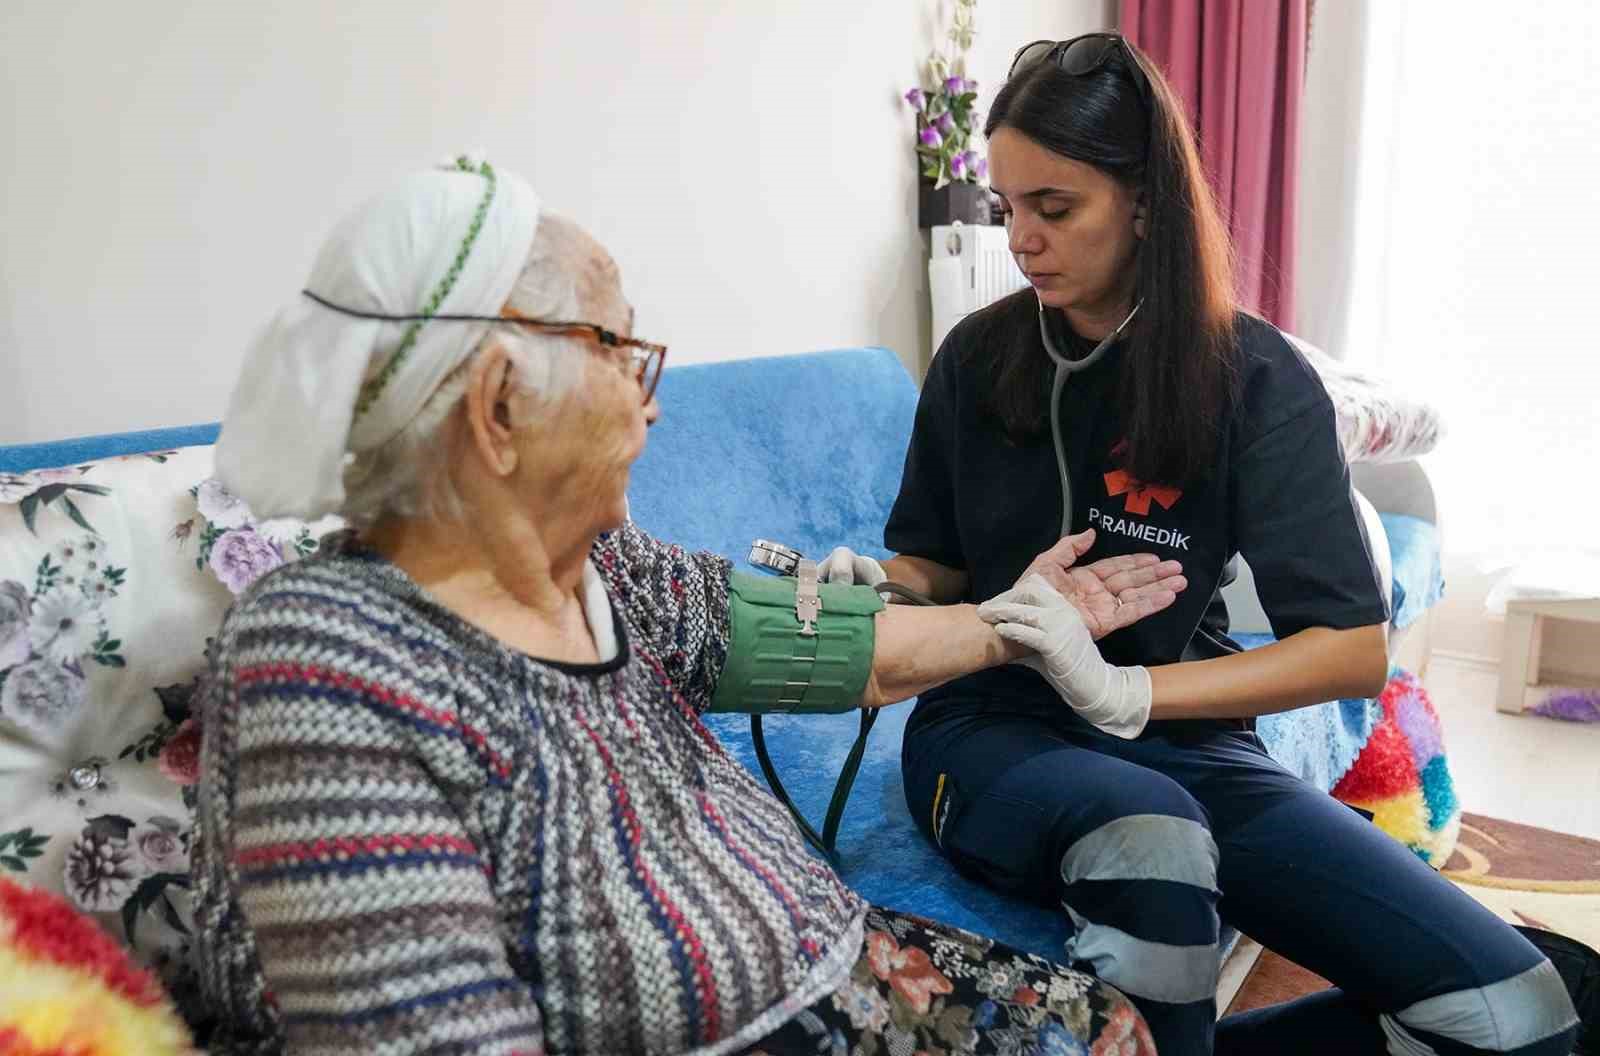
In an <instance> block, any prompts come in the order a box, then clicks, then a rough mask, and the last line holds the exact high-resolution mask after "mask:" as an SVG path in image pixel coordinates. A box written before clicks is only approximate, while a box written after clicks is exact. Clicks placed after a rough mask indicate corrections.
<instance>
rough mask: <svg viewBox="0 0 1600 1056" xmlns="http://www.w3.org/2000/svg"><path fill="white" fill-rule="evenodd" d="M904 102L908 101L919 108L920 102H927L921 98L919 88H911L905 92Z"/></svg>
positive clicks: (920, 106)
mask: <svg viewBox="0 0 1600 1056" xmlns="http://www.w3.org/2000/svg"><path fill="white" fill-rule="evenodd" d="M906 102H908V103H910V104H911V105H912V106H913V107H915V108H916V109H918V110H921V109H922V104H923V103H925V102H927V100H926V99H924V98H923V95H922V89H921V88H913V89H911V90H910V91H909V92H907V93H906Z"/></svg>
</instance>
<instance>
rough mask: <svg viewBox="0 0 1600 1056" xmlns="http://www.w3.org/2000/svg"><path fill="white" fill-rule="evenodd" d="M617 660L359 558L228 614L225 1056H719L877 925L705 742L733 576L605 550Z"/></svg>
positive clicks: (695, 557) (599, 553)
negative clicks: (535, 646)
mask: <svg viewBox="0 0 1600 1056" xmlns="http://www.w3.org/2000/svg"><path fill="white" fill-rule="evenodd" d="M592 561H593V563H594V565H595V566H596V568H597V569H598V570H599V571H600V574H601V577H602V579H603V581H604V582H605V585H606V590H607V594H608V595H609V598H610V600H611V605H612V610H613V614H614V619H615V623H616V632H617V639H618V644H619V647H620V648H619V652H618V655H617V656H616V657H615V658H614V659H612V660H611V661H608V662H606V663H602V664H593V665H579V664H565V663H557V662H554V661H541V660H535V659H532V658H530V657H528V656H526V655H524V654H521V653H518V652H515V651H513V650H510V649H508V648H506V647H504V646H503V645H501V644H500V643H499V642H497V641H496V640H494V639H493V638H491V637H490V636H488V635H487V634H485V633H484V632H482V631H480V630H478V629H477V628H475V627H473V626H471V625H470V624H468V623H466V622H464V621H462V620H460V619H458V618H457V617H456V616H454V615H453V614H452V613H450V612H449V611H447V610H446V609H444V608H443V607H442V606H440V605H438V604H437V603H435V602H433V601H432V600H430V599H429V597H428V596H427V595H426V594H425V592H424V591H422V590H421V588H419V587H418V586H417V585H416V584H415V583H414V582H413V581H411V580H410V579H409V578H408V577H407V576H406V575H405V574H404V573H403V572H402V571H400V570H399V569H398V568H397V567H395V566H394V565H392V564H390V563H388V562H387V561H385V560H383V559H382V558H381V557H379V556H378V555H377V554H375V553H373V552H371V551H369V550H364V549H363V548H362V547H360V545H359V544H357V543H356V542H355V541H354V540H353V539H352V538H351V537H349V536H336V537H332V538H330V540H328V541H327V542H325V543H324V546H323V549H322V552H321V553H319V554H318V555H317V556H315V557H313V558H311V559H309V560H306V561H303V562H300V563H297V564H294V565H290V566H287V567H285V568H282V569H280V570H278V571H276V572H274V573H273V574H271V575H269V576H267V577H265V578H264V579H263V580H262V581H261V582H260V583H259V584H257V585H256V586H255V587H254V588H252V590H251V591H250V592H249V593H248V594H246V595H245V596H244V597H243V598H241V599H240V601H239V603H238V604H236V605H235V606H234V608H233V609H232V610H231V611H230V613H229V615H228V617H227V618H226V620H225V621H224V623H223V626H222V629H221V631H220V632H219V637H218V639H217V641H216V643H215V647H214V649H213V650H212V664H211V673H210V676H209V678H208V680H207V682H208V684H207V687H206V690H205V692H204V705H203V707H204V711H203V723H204V730H205V741H204V750H203V753H202V760H201V764H202V777H201V783H200V790H199V815H200V816H199V822H198V831H199V841H198V846H197V848H196V850H195V855H194V879H195V885H196V894H197V898H198V902H199V912H200V921H199V923H200V928H201V935H200V939H199V943H198V945H199V954H200V959H201V974H202V978H203V981H204V986H205V988H206V992H207V996H208V998H209V999H210V1000H211V1002H212V1003H213V1004H214V1005H215V1007H216V1010H217V1012H218V1014H219V1015H220V1016H221V1018H222V1021H223V1022H222V1026H221V1027H220V1034H219V1036H218V1037H217V1038H215V1039H214V1040H213V1047H212V1051H213V1052H278V1051H283V1050H284V1048H285V1046H286V1045H287V1047H288V1048H289V1050H290V1051H293V1052H296V1053H301V1052H304V1053H332V1052H363V1053H395V1054H400V1053H423V1052H430V1053H431V1052H452V1053H542V1052H550V1053H556V1052H561V1053H606V1054H617V1053H635V1052H638V1053H676V1052H688V1051H703V1052H707V1053H717V1052H725V1051H731V1050H732V1049H734V1048H736V1047H742V1046H743V1045H745V1044H748V1043H749V1042H750V1041H753V1040H755V1039H756V1038H758V1037H760V1036H761V1035H763V1034H765V1033H767V1032H769V1031H771V1030H773V1029H775V1028H776V1027H777V1026H779V1025H780V1024H781V1023H782V1022H784V1021H786V1020H787V1019H789V1018H791V1017H792V1016H793V1015H794V1014H795V1012H797V1011H798V1010H799V1009H800V1008H803V1007H804V1006H805V1005H808V1004H810V1003H812V1002H813V1001H816V1000H818V999H819V998H821V997H822V996H824V995H825V994H826V993H828V992H829V991H831V990H833V989H834V987H835V986H837V985H838V984H839V983H841V982H842V981H843V979H844V978H845V976H846V975H847V974H848V972H849V969H850V967H851V965H852V964H853V963H854V961H855V959H856V957H857V955H858V954H859V951H860V946H859V942H860V928H861V917H862V915H863V913H864V910H865V906H864V904H863V903H862V902H861V901H860V899H859V898H858V896H856V895H855V894H853V893H852V892H850V891H849V890H848V889H847V888H846V887H845V886H844V885H843V883H842V882H841V881H840V880H839V878H838V877H837V876H836V875H835V874H834V873H833V871H832V870H831V869H829V868H828V867H827V866H826V865H825V864H824V863H822V862H820V861H818V860H817V859H816V858H814V857H812V856H811V855H810V854H809V853H807V851H806V848H805V845H804V844H803V843H802V842H801V840H800V839H799V837H798V835H797V834H796V831H795V829H794V827H793V826H792V824H791V823H790V821H789V819H788V817H787V816H786V814H785V813H784V811H783V809H782V807H780V806H779V805H778V804H777V802H776V801H775V800H774V799H773V798H772V797H771V796H770V795H769V794H768V793H767V792H766V791H765V790H764V789H763V788H761V787H760V786H759V785H758V784H756V782H755V781H754V780H753V778H752V777H751V776H750V774H749V773H748V772H747V771H746V770H745V769H744V768H743V767H741V766H740V765H739V764H738V763H737V762H736V761H734V760H733V759H731V758H730V757H729V756H728V755H727V754H726V753H725V752H724V751H723V749H722V747H721V746H720V745H719V744H718V743H717V741H716V739H715V738H714V737H713V736H712V735H711V734H710V733H709V732H708V731H707V729H706V728H705V727H704V726H703V725H702V724H701V722H700V721H699V717H698V716H699V712H700V711H701V710H703V709H704V708H705V707H706V705H707V703H708V701H709V700H710V697H711V693H712V691H713V689H714V688H715V685H716V681H717V677H718V674H719V673H720V671H721V669H722V666H723V662H724V660H725V659H726V655H727V648H728V605H727V582H728V573H729V570H730V566H729V563H728V562H727V561H726V560H725V559H723V558H720V557H717V556H715V555H712V554H704V553H698V554H690V553H687V552H685V551H684V550H683V549H681V548H679V547H675V546H669V545H666V544H663V543H661V542H658V541H657V540H655V539H652V538H650V537H649V536H648V535H646V534H645V533H643V532H642V531H640V530H639V529H638V528H636V527H634V526H633V525H632V524H631V523H630V524H627V525H625V526H624V527H623V528H622V529H620V530H619V531H617V532H615V533H611V534H609V535H608V536H605V537H602V538H601V539H600V541H599V542H598V543H597V544H596V546H595V548H594V551H593V554H592Z"/></svg>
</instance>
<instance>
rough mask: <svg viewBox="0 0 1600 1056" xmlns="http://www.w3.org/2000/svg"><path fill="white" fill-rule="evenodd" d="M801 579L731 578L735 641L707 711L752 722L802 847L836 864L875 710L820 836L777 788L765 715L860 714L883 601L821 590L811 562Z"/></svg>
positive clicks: (855, 591)
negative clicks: (736, 715)
mask: <svg viewBox="0 0 1600 1056" xmlns="http://www.w3.org/2000/svg"><path fill="white" fill-rule="evenodd" d="M800 575H801V579H798V580H797V579H796V578H794V577H792V576H781V577H780V576H757V575H751V574H750V573H747V572H734V573H733V574H732V575H731V576H730V577H729V582H728V607H729V610H730V612H729V619H730V624H731V631H732V633H731V635H730V641H729V643H728V662H727V663H726V664H725V665H724V666H723V668H722V675H721V677H720V678H718V680H717V692H716V693H715V694H714V695H713V696H712V698H711V710H712V711H739V712H747V713H749V715H750V742H751V744H752V746H753V747H754V748H755V750H756V761H757V762H758V763H760V764H761V772H762V773H763V774H764V775H766V778H767V784H768V785H769V786H771V788H772V794H773V795H775V796H777V797H778V801H779V802H780V803H782V804H783V805H784V807H786V808H787V809H788V811H789V815H790V817H792V818H794V823H795V825H796V826H797V827H798V828H799V830H800V834H801V835H802V836H804V837H805V838H806V841H807V842H808V843H810V844H811V846H813V847H815V848H816V849H817V850H819V851H821V852H822V854H823V855H824V856H825V857H827V858H828V859H829V860H830V861H833V862H835V863H837V862H838V851H837V850H836V847H835V844H836V841H837V840H838V837H839V823H840V822H841V820H843V818H844V807H845V802H846V801H847V800H848V799H849V798H850V788H851V786H852V785H853V784H854V783H855V779H856V772H857V771H858V770H859V769H860V768H861V758H862V756H863V754H864V753H865V752H866V750H867V736H868V735H869V734H870V733H871V732H872V724H873V723H874V722H876V721H877V718H878V709H876V708H864V709H862V711H861V731H860V732H859V733H858V734H857V735H856V740H855V744H853V745H851V747H850V753H849V754H848V755H847V756H846V757H845V763H844V768H843V769H842V770H841V771H840V773H839V779H838V781H836V782H835V783H834V786H833V798H832V799H830V800H829V802H828V813H827V815H826V817H825V819H824V821H823V825H822V831H821V832H820V833H819V832H818V831H817V830H816V829H814V828H812V827H811V823H810V822H808V821H807V820H806V817H805V815H804V814H802V813H801V812H800V808H799V807H797V806H795V804H794V800H792V799H790V798H789V793H788V790H787V789H785V788H784V787H783V782H782V781H781V780H779V778H778V771H777V768H776V767H774V766H773V765H772V757H771V756H770V755H769V754H768V753H767V740H766V735H765V734H764V733H763V732H762V729H761V716H762V715H764V714H772V713H774V712H776V713H780V714H789V713H796V712H799V713H811V714H820V713H824V712H830V713H831V712H840V711H852V710H855V709H856V708H857V707H858V706H859V705H860V703H861V694H862V691H863V690H865V689H866V687H867V679H868V678H869V677H870V676H871V674H872V650H873V647H874V645H875V644H876V636H877V634H876V632H877V625H876V622H875V621H874V620H873V615H874V614H875V613H877V612H878V610H880V609H882V608H883V599H882V598H880V597H878V594H877V592H876V591H874V590H873V589H872V588H871V587H856V586H844V585H843V584H836V583H818V582H816V563H815V562H811V561H803V562H801V573H800ZM801 580H804V581H805V585H804V586H802V585H801Z"/></svg>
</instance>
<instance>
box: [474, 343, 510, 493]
mask: <svg viewBox="0 0 1600 1056" xmlns="http://www.w3.org/2000/svg"><path fill="white" fill-rule="evenodd" d="M520 396H521V394H520V393H519V392H518V388H517V379H516V366H515V364H514V363H512V361H511V355H510V353H508V352H507V351H506V348H505V346H504V345H502V344H500V343H499V342H498V341H491V342H489V343H488V344H487V345H485V346H484V348H483V350H482V351H480V352H479V353H478V355H477V357H476V358H474V359H473V361H472V366H471V368H470V370H469V374H468V380H467V394H466V399H465V401H464V403H463V406H464V408H465V412H466V416H467V429H468V433H469V436H470V437H471V443H472V450H473V451H474V452H475V453H476V454H477V455H478V457H479V458H480V459H481V460H482V461H483V465H484V468H486V469H487V470H489V472H490V473H491V474H493V475H495V476H501V477H504V476H510V475H511V474H512V473H514V472H516V470H517V447H516V444H515V442H514V439H515V431H516V430H515V425H514V423H515V422H516V421H517V414H516V413H515V410H514V408H513V406H512V405H513V402H514V401H515V400H517V399H519V398H520Z"/></svg>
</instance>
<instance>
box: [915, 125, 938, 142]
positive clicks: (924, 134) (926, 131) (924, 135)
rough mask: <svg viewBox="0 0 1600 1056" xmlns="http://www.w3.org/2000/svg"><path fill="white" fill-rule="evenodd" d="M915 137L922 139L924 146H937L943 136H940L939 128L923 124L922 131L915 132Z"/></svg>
mask: <svg viewBox="0 0 1600 1056" xmlns="http://www.w3.org/2000/svg"><path fill="white" fill-rule="evenodd" d="M917 138H918V139H920V140H922V143H923V145H924V146H928V147H937V146H938V145H939V144H940V143H943V142H944V137H943V136H941V135H940V134H939V130H938V129H937V128H934V127H933V126H932V125H925V126H923V129H922V131H921V132H920V133H918V134H917Z"/></svg>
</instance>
